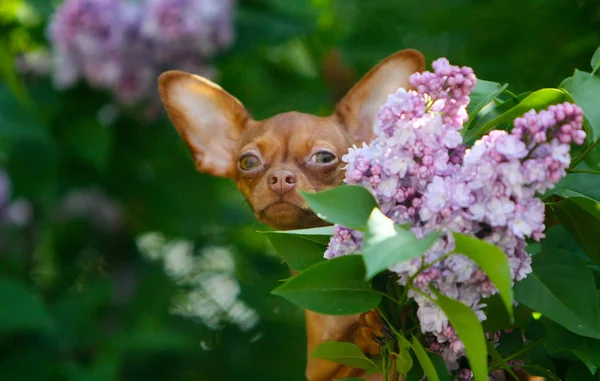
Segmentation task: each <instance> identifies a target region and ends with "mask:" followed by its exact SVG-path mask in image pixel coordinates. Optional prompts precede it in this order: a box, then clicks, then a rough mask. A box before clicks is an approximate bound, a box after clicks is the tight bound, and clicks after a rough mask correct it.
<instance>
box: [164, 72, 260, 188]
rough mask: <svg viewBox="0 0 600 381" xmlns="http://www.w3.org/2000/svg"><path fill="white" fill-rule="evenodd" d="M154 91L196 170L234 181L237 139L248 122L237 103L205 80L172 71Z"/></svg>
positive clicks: (223, 91) (243, 111)
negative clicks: (158, 95)
mask: <svg viewBox="0 0 600 381" xmlns="http://www.w3.org/2000/svg"><path fill="white" fill-rule="evenodd" d="M158 90H159V92H160V97H161V99H162V102H163V104H164V106H165V109H166V110H167V113H168V114H169V118H170V119H171V121H172V122H173V124H174V125H175V128H176V129H177V132H179V135H180V136H181V137H182V138H183V140H184V141H185V143H186V144H187V146H188V148H189V149H190V151H191V153H192V155H193V156H194V161H195V163H196V168H197V169H198V170H199V171H200V172H205V173H208V174H211V175H213V176H221V177H229V178H234V177H235V173H236V163H237V160H236V159H237V158H236V157H235V154H236V149H237V144H238V138H239V136H240V133H241V132H242V130H243V129H244V127H245V125H246V123H247V122H248V120H249V119H250V116H249V115H248V112H246V109H245V108H244V106H243V105H242V104H241V103H240V101H238V100H237V99H236V98H234V97H233V96H232V95H230V94H229V93H227V92H226V91H225V90H223V89H222V88H221V87H219V86H218V85H216V84H214V83H212V82H211V81H209V80H207V79H205V78H202V77H199V76H197V75H193V74H189V73H185V72H182V71H176V70H174V71H167V72H165V73H163V74H161V75H160V77H159V78H158Z"/></svg>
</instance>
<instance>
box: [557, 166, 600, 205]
mask: <svg viewBox="0 0 600 381" xmlns="http://www.w3.org/2000/svg"><path fill="white" fill-rule="evenodd" d="M552 193H554V194H557V195H559V196H562V197H565V198H570V197H586V198H589V199H590V200H592V201H595V202H600V176H593V175H592V176H590V175H589V174H587V173H570V174H568V175H567V176H565V177H564V178H563V179H562V180H561V181H560V182H559V183H558V184H557V185H556V188H555V189H554V190H553V192H552Z"/></svg>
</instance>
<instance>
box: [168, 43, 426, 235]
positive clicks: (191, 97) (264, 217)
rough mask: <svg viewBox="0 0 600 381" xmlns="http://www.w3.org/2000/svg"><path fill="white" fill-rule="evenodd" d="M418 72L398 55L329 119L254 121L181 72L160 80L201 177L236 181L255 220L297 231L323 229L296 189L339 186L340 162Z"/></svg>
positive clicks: (413, 54) (406, 54) (409, 57)
mask: <svg viewBox="0 0 600 381" xmlns="http://www.w3.org/2000/svg"><path fill="white" fill-rule="evenodd" d="M422 70H424V59H423V56H422V55H421V54H420V53H419V52H417V51H414V50H403V51H400V52H398V53H396V54H394V55H392V56H390V57H388V58H387V59H385V60H384V61H382V62H381V63H380V64H379V65H378V66H376V67H375V68H374V69H372V70H371V71H370V72H369V73H368V74H367V75H366V76H365V77H364V78H363V79H362V80H361V81H360V82H359V83H358V84H357V85H356V86H354V87H353V88H352V90H350V92H349V93H348V94H347V95H346V97H344V99H343V100H342V101H341V102H340V103H339V104H338V106H337V108H336V111H335V112H334V113H333V114H332V115H331V116H328V117H317V116H314V115H310V114H303V113H298V112H287V113H283V114H278V115H275V116H273V117H271V118H268V119H265V120H262V121H255V120H253V119H252V118H251V117H250V115H249V114H248V112H247V111H246V110H245V108H244V107H243V106H242V104H241V103H240V102H239V101H238V100H237V99H235V98H234V97H233V96H231V95H230V94H228V93H227V92H226V91H225V90H223V89H221V88H220V87H219V86H217V85H215V84H214V83H212V82H210V81H208V80H206V79H204V78H201V77H198V76H194V75H191V74H188V73H184V72H179V71H170V72H166V73H164V74H162V75H161V76H160V78H159V91H160V94H161V98H162V100H163V103H164V105H165V108H166V110H167V112H168V114H169V117H170V118H171V120H172V122H173V124H174V125H175V127H176V128H177V131H178V132H179V134H180V135H181V137H182V138H183V139H184V141H185V142H186V143H187V145H188V147H189V149H190V151H191V152H192V155H193V156H194V159H195V162H196V168H197V169H198V170H199V171H201V172H206V173H209V174H212V175H214V176H221V177H229V178H231V179H233V180H235V181H236V183H237V185H238V188H239V189H240V191H241V192H242V194H243V195H244V197H245V198H246V200H248V203H249V205H250V207H251V209H252V210H253V211H254V213H255V215H256V217H257V218H258V219H259V220H260V221H262V222H264V223H267V224H269V225H271V226H273V227H274V228H277V229H299V228H307V227H315V226H320V225H323V224H325V223H324V222H323V221H321V220H320V219H319V218H318V217H317V216H316V215H315V214H314V213H312V212H311V211H310V209H309V208H308V206H307V204H306V203H305V202H304V200H303V199H302V197H300V195H299V194H298V192H296V190H298V189H300V190H303V191H307V192H317V191H320V190H324V189H328V188H332V187H335V186H338V185H340V184H341V182H342V180H343V178H344V171H343V167H344V164H343V163H342V156H343V155H344V154H345V153H346V152H347V151H348V148H349V147H351V146H352V145H353V144H360V143H362V142H369V141H371V140H372V137H373V125H374V122H375V119H376V116H377V111H378V109H379V107H380V106H381V105H382V104H383V103H384V102H385V99H386V98H387V96H388V94H390V93H393V92H395V91H396V90H397V89H398V88H399V87H404V88H408V87H409V84H408V77H409V76H410V75H411V74H412V73H414V72H418V71H422Z"/></svg>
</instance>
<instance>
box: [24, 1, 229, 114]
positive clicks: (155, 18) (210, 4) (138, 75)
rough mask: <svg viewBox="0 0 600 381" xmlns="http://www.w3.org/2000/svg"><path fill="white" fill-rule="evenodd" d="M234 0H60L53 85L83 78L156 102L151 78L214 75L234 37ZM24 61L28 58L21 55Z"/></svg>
mask: <svg viewBox="0 0 600 381" xmlns="http://www.w3.org/2000/svg"><path fill="white" fill-rule="evenodd" d="M234 5H235V0H141V1H137V0H66V1H65V2H64V3H63V4H62V5H61V6H60V7H59V8H58V9H57V11H56V12H55V13H54V15H53V17H52V19H51V22H50V26H49V29H48V35H49V39H50V41H51V44H52V50H53V60H54V65H53V68H54V70H53V74H54V80H55V84H56V86H57V87H59V88H68V87H71V86H73V85H74V84H75V83H76V82H77V81H78V80H80V79H84V80H86V81H87V82H88V83H89V84H90V85H91V86H92V87H94V88H98V89H101V90H105V91H108V92H111V93H112V94H113V95H114V96H115V97H116V98H117V100H118V101H119V102H120V103H122V104H125V105H134V104H138V103H143V102H148V101H149V102H157V99H156V91H155V80H156V77H157V76H158V75H159V74H160V73H161V72H162V71H165V70H169V69H180V70H186V71H191V72H193V73H196V74H200V75H204V76H211V75H214V70H213V69H212V64H211V60H212V57H213V56H214V55H215V54H216V53H218V52H219V51H221V50H223V49H226V48H227V47H229V46H230V44H231V42H232V40H233V21H232V17H233V8H234ZM24 62H26V61H24Z"/></svg>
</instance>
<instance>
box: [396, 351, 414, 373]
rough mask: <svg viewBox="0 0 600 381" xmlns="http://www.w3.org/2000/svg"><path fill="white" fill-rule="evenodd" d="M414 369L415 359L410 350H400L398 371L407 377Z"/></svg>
mask: <svg viewBox="0 0 600 381" xmlns="http://www.w3.org/2000/svg"><path fill="white" fill-rule="evenodd" d="M412 367H413V359H412V356H411V354H410V347H409V348H400V353H398V357H396V370H397V371H398V373H400V374H401V375H407V374H408V372H410V370H411V369H412Z"/></svg>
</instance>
